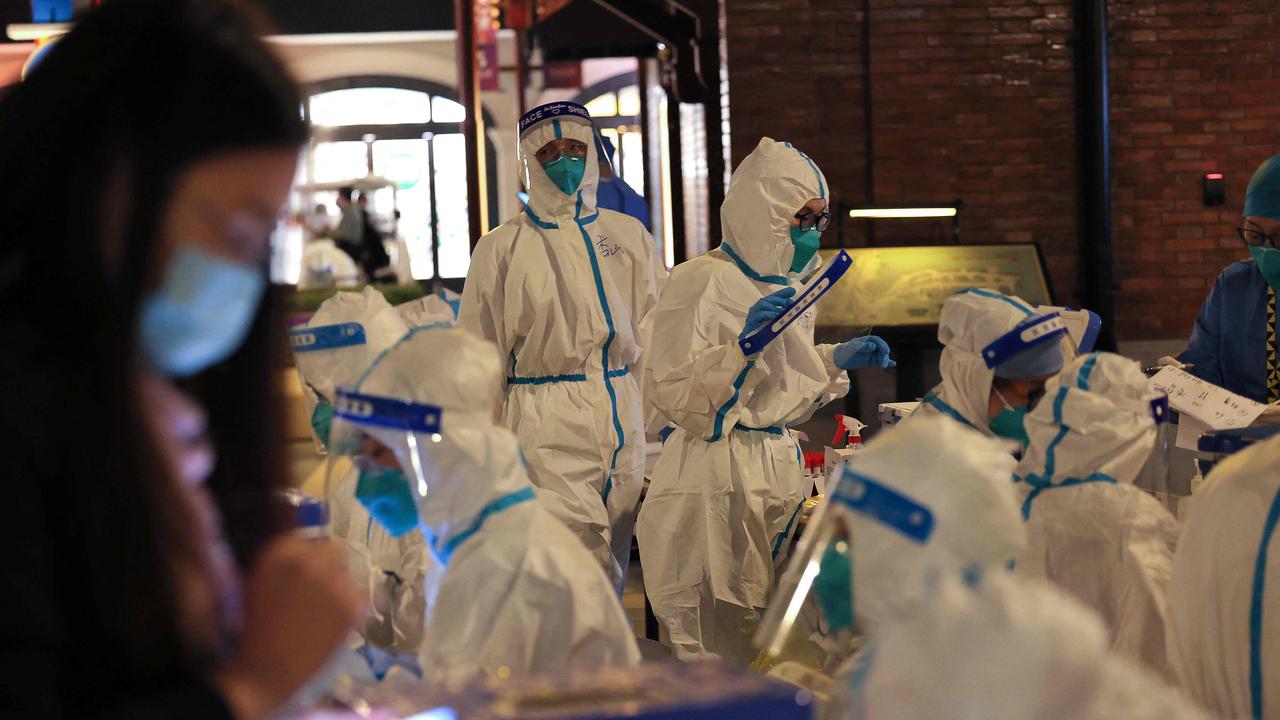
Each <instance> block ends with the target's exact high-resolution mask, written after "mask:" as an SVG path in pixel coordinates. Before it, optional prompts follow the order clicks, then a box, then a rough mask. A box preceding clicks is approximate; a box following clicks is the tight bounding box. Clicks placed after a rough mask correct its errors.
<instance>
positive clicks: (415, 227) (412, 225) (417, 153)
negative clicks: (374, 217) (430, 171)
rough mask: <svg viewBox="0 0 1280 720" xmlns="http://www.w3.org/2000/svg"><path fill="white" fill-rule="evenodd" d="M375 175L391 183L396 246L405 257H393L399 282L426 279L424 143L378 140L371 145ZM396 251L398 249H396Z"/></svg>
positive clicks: (428, 257) (428, 231) (428, 247)
mask: <svg viewBox="0 0 1280 720" xmlns="http://www.w3.org/2000/svg"><path fill="white" fill-rule="evenodd" d="M373 169H374V173H375V174H377V175H381V176H382V177H384V178H386V179H388V180H391V181H394V182H395V183H396V187H397V189H398V192H397V194H396V209H398V210H399V211H400V222H399V223H398V224H397V226H396V230H397V234H398V236H399V240H400V241H401V242H402V243H403V244H402V245H401V244H399V243H398V245H399V247H402V248H403V249H404V252H405V253H406V254H407V255H408V257H406V258H398V257H397V258H393V265H392V267H394V268H395V270H396V274H397V275H398V276H399V277H400V279H401V280H407V279H408V278H409V277H413V278H414V279H426V278H430V277H432V271H431V186H430V185H429V184H428V183H427V141H426V140H417V139H414V140H378V141H377V142H375V143H374V144H373ZM397 249H399V248H397Z"/></svg>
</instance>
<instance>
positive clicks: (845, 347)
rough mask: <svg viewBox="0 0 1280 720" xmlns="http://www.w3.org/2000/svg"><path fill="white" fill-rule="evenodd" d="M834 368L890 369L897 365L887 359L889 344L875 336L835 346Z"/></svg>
mask: <svg viewBox="0 0 1280 720" xmlns="http://www.w3.org/2000/svg"><path fill="white" fill-rule="evenodd" d="M832 359H833V360H835V363H836V366H837V367H840V368H843V369H845V370H860V369H862V368H869V367H882V368H891V367H895V366H896V365H897V364H898V363H896V362H894V361H893V360H891V359H889V343H887V342H885V341H884V340H882V339H881V338H878V337H876V336H875V335H868V336H866V337H860V338H854V339H852V340H850V341H849V342H847V343H842V344H840V345H837V346H836V351H835V353H834V354H833V355H832Z"/></svg>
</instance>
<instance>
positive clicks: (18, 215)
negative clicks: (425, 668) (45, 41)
mask: <svg viewBox="0 0 1280 720" xmlns="http://www.w3.org/2000/svg"><path fill="white" fill-rule="evenodd" d="M256 34H258V32H257V29H256V28H254V27H253V26H251V23H250V22H249V20H248V19H246V18H245V17H243V16H242V15H240V14H239V13H238V12H237V11H235V10H233V9H231V8H230V7H228V6H226V5H225V4H223V3H220V2H214V1H202V2H196V1H186V0H116V1H114V2H110V3H106V4H105V5H103V6H102V7H101V8H100V9H97V10H94V11H92V12H90V13H88V14H86V15H85V16H84V17H83V18H82V19H81V20H80V21H79V22H78V23H77V25H76V26H75V28H74V29H73V30H72V31H71V32H70V33H69V34H67V35H66V36H64V37H63V38H62V39H61V40H60V41H59V42H58V43H57V45H56V47H55V49H54V50H51V51H50V52H49V53H48V54H47V55H46V56H45V57H44V59H43V61H42V62H41V64H40V66H39V67H38V72H33V73H32V74H31V75H30V76H29V77H28V78H27V79H26V80H25V81H24V82H23V83H22V84H20V85H19V86H17V87H16V88H14V89H13V90H12V92H10V93H9V94H8V95H7V96H6V97H5V98H4V100H3V104H2V105H0V170H3V172H5V173H6V176H8V177H19V176H21V177H23V178H25V179H26V182H24V183H17V184H15V185H14V187H12V188H11V189H10V191H9V192H6V193H4V196H3V199H0V208H2V211H0V236H2V237H4V238H5V242H4V245H3V248H2V249H0V267H2V268H4V270H3V271H0V308H3V309H2V310H0V318H3V320H0V322H2V323H3V325H4V331H5V334H6V337H7V338H8V344H7V348H8V349H7V351H6V352H5V353H3V355H2V356H0V362H2V363H3V364H4V370H5V373H4V376H5V377H6V378H7V381H6V383H5V389H6V390H7V392H6V402H5V410H4V411H3V413H0V424H2V425H3V428H4V430H5V437H6V438H7V443H6V445H5V447H4V451H3V452H0V458H3V460H0V467H2V468H3V469H2V470H0V474H2V475H3V477H4V478H5V480H6V485H7V487H9V488H10V495H9V502H10V503H11V507H13V508H14V509H15V510H16V512H14V513H13V517H12V519H11V520H10V521H9V522H6V523H4V533H5V534H4V536H3V541H4V545H5V546H6V547H7V548H9V551H8V552H7V553H6V559H5V564H4V568H3V571H2V572H0V588H2V589H3V592H4V594H5V596H6V598H7V600H8V602H7V604H6V607H8V608H9V609H8V611H7V612H6V613H5V615H4V619H3V621H0V658H2V660H0V664H3V666H4V667H5V668H6V673H5V676H4V680H3V681H0V709H2V710H0V712H3V714H6V715H21V716H23V717H67V716H76V717H108V716H110V717H133V718H152V717H154V718H161V717H179V716H183V717H199V718H232V717H234V718H238V719H239V720H255V719H257V718H263V717H266V716H268V715H270V714H272V713H274V712H275V711H276V710H277V709H278V708H280V707H281V706H282V705H283V704H284V703H285V702H287V701H288V699H289V698H290V697H291V696H292V695H293V694H294V693H295V691H297V690H298V689H299V688H300V687H301V686H302V685H303V684H304V683H305V682H306V681H307V680H308V678H309V677H311V676H312V675H313V674H314V672H315V671H316V670H317V669H318V668H320V667H321V666H322V665H323V664H324V663H325V662H326V661H327V660H328V659H329V658H330V656H331V655H332V654H333V652H334V650H335V649H336V648H337V646H338V645H339V644H340V642H341V640H342V638H343V637H344V636H345V635H346V634H347V632H348V630H349V629H350V627H351V626H352V624H353V622H354V621H355V620H356V618H357V610H358V607H359V600H358V598H357V597H356V596H355V594H354V591H353V589H352V588H351V587H350V583H349V582H348V581H347V579H346V577H345V572H344V571H343V568H342V560H341V555H340V553H339V552H338V551H337V550H336V549H334V548H331V547H329V546H327V545H325V544H318V543H314V542H308V541H304V540H302V539H300V538H297V537H294V536H292V535H290V534H288V533H286V532H285V531H286V530H287V527H286V524H285V523H284V522H282V521H283V519H284V516H283V515H281V514H280V513H281V511H282V510H283V508H282V507H280V506H278V505H276V504H275V503H276V501H275V499H274V495H275V492H276V490H277V488H278V487H279V486H280V485H281V482H282V480H283V478H284V472H283V469H282V468H281V465H280V463H279V462H278V458H277V456H276V451H277V449H278V448H279V447H280V445H281V442H280V437H279V436H280V432H279V430H280V428H279V427H278V423H279V420H280V416H279V414H278V412H277V408H276V402H277V397H278V396H277V394H276V393H275V392H274V391H273V388H272V386H271V371H270V368H271V358H272V355H273V352H274V351H275V349H276V347H277V344H278V343H279V342H280V337H279V332H280V329H281V317H280V315H279V313H278V312H277V311H276V303H275V301H274V298H273V295H272V293H270V292H268V291H267V279H266V272H267V265H268V258H269V248H268V238H269V236H270V235H271V232H272V231H273V229H274V228H275V227H276V220H277V212H278V209H279V208H280V206H281V204H282V203H283V201H284V198H285V195H286V193H287V192H288V189H289V185H290V181H291V180H292V178H293V175H294V171H295V168H296V163H297V157H298V151H299V148H300V147H301V146H302V144H303V143H304V142H305V141H306V137H307V132H306V127H305V126H304V125H303V124H302V123H301V122H300V119H299V113H298V103H299V99H298V96H297V93H296V92H295V90H294V88H293V86H292V84H291V82H290V80H289V78H288V77H287V76H286V75H285V73H284V72H283V70H282V68H281V67H280V65H279V64H278V62H277V61H276V60H275V59H274V58H273V57H272V55H271V54H270V53H269V52H268V51H266V50H265V49H264V47H263V46H262V45H261V44H260V43H259V41H258V40H256V39H255V35H256ZM55 188H56V189H57V191H56V192H55V191H52V190H53V189H55ZM51 268H58V272H59V273H60V275H61V279H62V280H63V281H64V285H63V286H62V287H60V288H59V289H58V290H57V291H50V288H49V287H48V285H47V284H46V281H47V278H48V271H49V269H51Z"/></svg>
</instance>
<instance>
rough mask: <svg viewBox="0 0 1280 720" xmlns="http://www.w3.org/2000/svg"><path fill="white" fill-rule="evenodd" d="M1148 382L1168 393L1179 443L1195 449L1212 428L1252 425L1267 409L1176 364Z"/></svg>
mask: <svg viewBox="0 0 1280 720" xmlns="http://www.w3.org/2000/svg"><path fill="white" fill-rule="evenodd" d="M1147 384H1148V386H1149V387H1151V388H1152V389H1153V390H1159V391H1160V392H1163V393H1165V394H1167V395H1168V396H1169V407H1171V408H1173V409H1174V410H1177V411H1178V414H1179V416H1180V417H1179V420H1178V441H1177V445H1178V447H1180V448H1183V449H1186V450H1196V448H1197V445H1198V441H1199V439H1200V435H1202V434H1203V433H1206V432H1209V431H1210V430H1234V429H1236V428H1243V427H1248V426H1250V425H1252V424H1253V422H1254V421H1255V420H1257V419H1258V416H1260V415H1262V413H1263V412H1264V411H1265V410H1266V409H1267V406H1266V405H1263V404H1262V403H1260V402H1255V401H1253V400H1250V399H1249V398H1247V397H1244V396H1242V395H1237V394H1235V393H1233V392H1231V391H1230V390H1227V389H1225V388H1221V387H1218V386H1217V385H1214V384H1213V383H1211V382H1208V381H1205V380H1201V379H1200V378H1198V377H1196V376H1194V375H1192V374H1191V373H1189V372H1187V371H1185V370H1181V369H1179V368H1176V367H1167V368H1165V369H1163V370H1161V371H1160V372H1158V373H1156V375H1155V377H1153V378H1151V380H1150V381H1149V382H1148V383H1147Z"/></svg>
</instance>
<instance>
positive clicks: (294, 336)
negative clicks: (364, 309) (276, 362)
mask: <svg viewBox="0 0 1280 720" xmlns="http://www.w3.org/2000/svg"><path fill="white" fill-rule="evenodd" d="M366 342H367V340H366V338H365V332H364V326H363V325H361V324H360V323H355V322H349V323H339V324H337V325H320V326H317V327H304V328H297V329H295V330H290V331H289V346H290V347H291V348H292V349H293V354H294V362H295V363H296V364H297V366H298V376H299V378H300V379H301V380H302V382H303V384H305V385H306V387H307V389H308V390H309V391H310V392H309V393H305V394H304V395H305V397H306V399H307V403H308V405H310V406H311V407H310V408H309V409H310V412H311V429H312V430H314V431H315V434H316V438H317V439H318V440H319V441H320V443H321V444H322V445H327V444H328V442H329V431H330V428H331V426H332V424H333V398H328V397H325V396H324V393H322V392H320V390H318V389H317V388H316V386H315V383H316V382H320V383H322V384H323V383H324V381H325V380H331V378H324V379H322V378H320V377H316V376H317V375H318V374H319V375H325V374H331V373H332V371H333V370H334V368H336V367H337V361H336V359H335V357H336V356H337V355H338V353H337V352H335V351H341V350H343V349H346V348H352V347H357V346H360V345H364V344H365V343H366ZM325 366H329V367H328V370H329V373H325Z"/></svg>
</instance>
